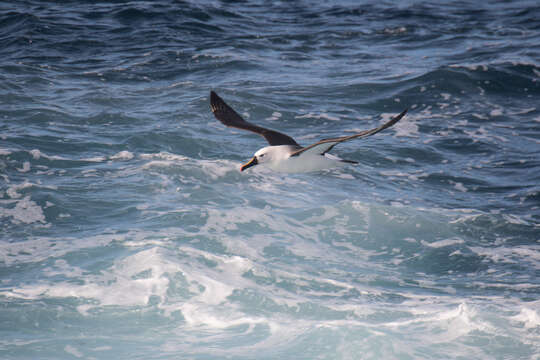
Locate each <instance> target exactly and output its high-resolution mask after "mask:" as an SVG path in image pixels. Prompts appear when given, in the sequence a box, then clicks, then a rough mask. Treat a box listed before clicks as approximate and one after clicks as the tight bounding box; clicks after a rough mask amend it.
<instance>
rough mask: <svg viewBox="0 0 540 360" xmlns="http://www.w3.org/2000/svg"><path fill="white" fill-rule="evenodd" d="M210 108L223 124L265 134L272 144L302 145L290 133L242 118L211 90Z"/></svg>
mask: <svg viewBox="0 0 540 360" xmlns="http://www.w3.org/2000/svg"><path fill="white" fill-rule="evenodd" d="M210 108H211V109H212V112H213V113H214V116H215V117H216V119H218V120H219V121H221V122H222V123H223V125H225V126H229V127H233V128H237V129H242V130H247V131H251V132H254V133H256V134H259V135H261V136H264V138H265V139H266V141H268V143H269V144H270V145H271V146H274V145H295V146H300V145H298V144H297V143H296V141H294V139H293V138H292V137H290V136H288V135H285V134H282V133H280V132H277V131H274V130H270V129H265V128H263V127H260V126H257V125H254V124H252V123H250V122H247V121H246V120H244V119H242V117H241V116H240V115H238V113H237V112H236V111H234V110H233V109H232V108H231V107H230V106H229V105H227V104H226V103H225V101H223V99H222V98H220V97H219V96H218V94H216V93H215V92H213V91H210Z"/></svg>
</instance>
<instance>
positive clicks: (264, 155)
mask: <svg viewBox="0 0 540 360" xmlns="http://www.w3.org/2000/svg"><path fill="white" fill-rule="evenodd" d="M272 154H273V152H272V151H270V147H265V148H262V149H260V150H259V151H257V152H256V153H255V155H253V157H252V158H251V160H249V161H248V162H247V163H245V164H244V165H242V167H241V168H240V171H244V170H246V169H247V168H250V167H252V166H255V165H258V164H264V163H268V162H270V161H272Z"/></svg>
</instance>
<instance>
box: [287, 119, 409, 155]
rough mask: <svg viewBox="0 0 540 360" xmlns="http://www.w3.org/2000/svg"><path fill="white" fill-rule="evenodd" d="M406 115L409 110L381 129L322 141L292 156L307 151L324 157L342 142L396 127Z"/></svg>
mask: <svg viewBox="0 0 540 360" xmlns="http://www.w3.org/2000/svg"><path fill="white" fill-rule="evenodd" d="M406 113H407V109H405V110H404V111H403V112H402V113H401V114H399V115H398V116H395V117H393V118H392V119H391V120H390V121H388V122H387V123H385V124H383V125H381V126H379V127H376V128H374V129H371V130H365V131H362V132H359V133H356V134H353V135H349V136H342V137H338V138H333V139H324V140H321V141H319V142H316V143H315V144H311V145H309V146H306V147H304V148H302V149H300V150H297V151H295V152H294V153H292V154H291V156H298V155H300V154H301V153H303V152H305V151H309V152H314V153H317V154H321V155H322V154H324V153H326V152H328V151H330V150H331V149H332V148H333V147H334V146H336V145H337V144H339V143H342V142H344V141H348V140H352V139H356V138H362V137H367V136H370V135H374V134H376V133H378V132H379V131H382V130H384V129H386V128H389V127H390V126H392V125H394V124H395V123H397V122H398V121H399V120H401V118H402V117H403V116H405V114H406Z"/></svg>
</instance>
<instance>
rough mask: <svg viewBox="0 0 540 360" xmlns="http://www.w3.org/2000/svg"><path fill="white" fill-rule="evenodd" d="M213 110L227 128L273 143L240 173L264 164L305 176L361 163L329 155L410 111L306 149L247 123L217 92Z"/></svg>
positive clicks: (286, 137) (372, 133)
mask: <svg viewBox="0 0 540 360" xmlns="http://www.w3.org/2000/svg"><path fill="white" fill-rule="evenodd" d="M210 108H211V109H212V112H213V113H214V116H215V117H216V119H218V120H219V121H221V123H223V125H225V126H228V127H233V128H237V129H242V130H247V131H251V132H254V133H256V134H259V135H261V136H262V137H264V138H265V139H266V141H267V142H268V144H269V146H266V147H263V148H262V149H260V150H258V151H257V152H256V153H255V155H253V157H252V158H251V160H249V161H248V162H247V163H245V164H244V165H242V167H241V168H240V171H244V170H246V169H247V168H250V167H252V166H255V165H264V166H266V167H268V168H270V169H272V170H274V171H278V172H285V173H302V172H310V171H318V170H323V169H329V168H335V167H339V166H343V165H346V164H357V162H356V161H352V160H343V159H340V158H338V157H337V156H334V155H331V154H329V153H328V152H329V151H330V150H331V149H332V148H333V147H334V146H336V145H337V144H339V143H342V142H344V141H348V140H352V139H356V138H363V137H367V136H370V135H374V134H376V133H378V132H379V131H382V130H384V129H386V128H389V127H390V126H392V125H394V124H395V123H397V122H398V121H399V120H401V118H402V117H403V116H405V114H406V113H407V109H405V110H404V111H403V112H402V113H401V114H399V115H397V116H395V117H393V118H392V119H391V120H390V121H388V122H387V123H385V124H383V125H381V126H379V127H376V128H374V129H370V130H364V131H361V132H359V133H356V134H352V135H348V136H342V137H337V138H332V139H323V140H320V141H318V142H316V143H314V144H311V145H308V146H305V147H302V146H300V145H299V144H298V143H297V142H296V141H295V140H294V139H293V138H292V137H290V136H288V135H285V134H283V133H280V132H278V131H275V130H270V129H266V128H263V127H261V126H258V125H255V124H252V123H250V122H248V121H246V120H244V119H243V118H242V117H241V116H240V115H238V113H237V112H236V111H234V110H233V108H231V107H230V106H229V105H227V103H225V101H223V99H222V98H221V97H219V96H218V94H216V93H215V92H214V91H211V92H210Z"/></svg>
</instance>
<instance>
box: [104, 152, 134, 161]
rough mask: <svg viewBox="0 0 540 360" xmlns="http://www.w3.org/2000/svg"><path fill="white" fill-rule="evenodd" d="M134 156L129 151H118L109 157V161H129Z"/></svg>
mask: <svg viewBox="0 0 540 360" xmlns="http://www.w3.org/2000/svg"><path fill="white" fill-rule="evenodd" d="M134 156H135V155H133V153H132V152H130V151H125V150H124V151H120V152H119V153H116V154H114V155H112V156H110V157H109V159H110V160H131V159H133V157H134Z"/></svg>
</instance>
